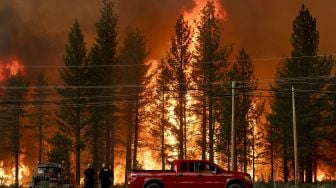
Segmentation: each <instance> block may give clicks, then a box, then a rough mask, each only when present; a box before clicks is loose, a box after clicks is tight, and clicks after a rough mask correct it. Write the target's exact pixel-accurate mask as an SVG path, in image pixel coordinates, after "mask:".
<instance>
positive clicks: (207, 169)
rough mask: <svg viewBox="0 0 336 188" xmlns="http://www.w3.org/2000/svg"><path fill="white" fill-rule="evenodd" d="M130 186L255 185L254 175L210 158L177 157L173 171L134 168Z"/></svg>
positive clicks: (211, 187)
mask: <svg viewBox="0 0 336 188" xmlns="http://www.w3.org/2000/svg"><path fill="white" fill-rule="evenodd" d="M127 181H128V182H127V184H128V188H252V187H253V184H252V181H251V176H250V175H249V174H247V173H243V172H230V171H226V170H224V169H223V168H221V167H220V166H218V165H216V164H214V163H212V162H210V161H207V160H175V161H174V163H173V165H172V170H164V171H163V170H133V171H130V172H128V175H127Z"/></svg>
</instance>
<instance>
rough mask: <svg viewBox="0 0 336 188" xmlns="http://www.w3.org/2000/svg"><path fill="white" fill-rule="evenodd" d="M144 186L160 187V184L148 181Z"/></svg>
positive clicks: (149, 187)
mask: <svg viewBox="0 0 336 188" xmlns="http://www.w3.org/2000/svg"><path fill="white" fill-rule="evenodd" d="M146 188H161V186H160V184H158V183H150V184H148V185H146Z"/></svg>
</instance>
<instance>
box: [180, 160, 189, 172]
mask: <svg viewBox="0 0 336 188" xmlns="http://www.w3.org/2000/svg"><path fill="white" fill-rule="evenodd" d="M187 171H188V163H187V162H182V163H181V172H187Z"/></svg>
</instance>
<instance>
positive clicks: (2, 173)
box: [0, 161, 30, 186]
mask: <svg viewBox="0 0 336 188" xmlns="http://www.w3.org/2000/svg"><path fill="white" fill-rule="evenodd" d="M11 172H12V173H8V171H6V168H5V166H4V162H3V161H1V162H0V186H9V185H12V184H14V182H15V167H13V168H12V169H11ZM29 175H30V169H29V167H28V166H26V165H25V164H23V163H22V162H21V163H20V165H19V182H20V183H21V184H22V183H23V182H22V180H23V178H24V177H28V176H29Z"/></svg>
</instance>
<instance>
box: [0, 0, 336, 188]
mask: <svg viewBox="0 0 336 188" xmlns="http://www.w3.org/2000/svg"><path fill="white" fill-rule="evenodd" d="M76 2H77V0H76V1H74V2H71V3H70V2H69V5H71V6H73V5H75V4H74V3H76ZM126 2H128V1H113V0H102V1H99V3H96V2H95V3H93V4H90V3H89V1H83V7H82V8H79V7H76V8H73V10H72V11H69V10H68V9H69V7H67V8H64V10H63V11H64V15H65V17H66V18H64V19H67V21H64V22H62V23H61V22H57V21H55V20H52V19H51V18H54V17H49V15H48V14H47V13H46V12H49V13H50V14H55V11H56V10H54V9H49V8H48V7H49V6H47V4H45V2H44V3H42V2H41V4H39V5H38V6H37V9H36V12H31V11H32V10H31V8H30V9H27V7H32V6H33V5H34V3H31V4H29V3H27V2H21V1H19V0H15V1H13V2H9V1H8V2H7V1H6V3H4V4H3V5H0V19H7V20H12V21H15V22H16V23H18V24H17V25H15V26H14V25H13V24H12V23H0V25H1V26H2V27H1V29H0V38H1V39H3V38H5V39H6V40H2V42H0V84H1V86H0V87H1V99H0V101H1V108H0V109H1V113H0V114H1V115H0V118H1V121H0V122H1V123H0V129H1V131H0V136H1V138H2V139H1V140H0V143H1V144H0V186H4V187H7V186H15V187H19V186H28V184H29V182H30V181H31V179H32V176H33V175H34V172H36V170H37V169H36V168H37V164H38V163H58V164H62V165H64V166H63V167H64V170H65V171H66V173H68V174H69V177H70V179H71V181H72V182H73V184H74V185H75V186H76V187H79V186H82V185H83V182H84V179H83V176H84V175H83V171H84V169H85V168H86V165H87V164H91V165H92V167H93V169H94V171H95V172H96V173H98V172H99V170H100V169H101V165H102V164H103V163H104V164H106V166H108V167H109V168H110V169H112V171H113V172H114V176H113V177H114V178H113V181H112V183H113V185H120V186H122V185H125V182H126V183H127V172H129V171H130V170H132V169H138V170H140V169H144V170H150V169H155V170H168V169H171V166H172V164H173V161H174V160H176V159H190V160H193V159H202V160H209V161H210V162H215V163H217V164H219V165H220V166H221V167H222V168H223V169H226V170H228V171H229V170H230V171H241V172H246V173H249V174H250V175H251V177H252V180H253V182H255V183H256V184H257V183H258V182H259V183H260V182H264V183H269V184H275V183H278V184H279V186H280V185H282V184H283V185H287V184H294V182H295V185H297V183H300V184H305V183H307V184H313V183H315V184H317V183H318V182H330V183H332V181H335V179H336V177H335V173H336V167H335V165H336V161H335V160H334V159H335V156H336V153H335V151H334V149H333V148H335V146H336V139H335V138H336V137H335V135H336V127H335V125H334V122H335V118H336V116H335V110H336V109H335V102H334V101H335V98H334V97H335V96H334V95H335V92H334V90H335V83H334V82H335V76H334V75H335V73H334V69H333V68H334V63H335V59H334V56H335V54H334V53H327V54H322V53H324V52H325V51H322V50H321V52H320V51H319V49H320V47H319V46H320V44H319V42H320V41H324V38H323V37H322V35H323V33H322V32H319V30H318V28H319V20H318V19H317V18H315V17H314V11H311V8H310V6H309V5H311V4H310V3H308V6H307V5H305V4H300V5H299V6H298V7H297V8H298V9H295V14H293V17H292V18H291V19H292V21H291V22H290V23H289V24H292V28H290V29H288V30H289V31H288V33H287V38H289V39H288V40H287V43H288V44H289V45H290V46H289V47H288V51H287V53H285V54H286V56H283V54H281V55H279V57H277V58H274V57H271V56H266V57H268V58H257V57H258V56H255V54H258V53H255V50H256V49H257V47H256V46H258V45H257V44H256V43H254V46H251V45H246V46H247V47H246V46H245V45H244V40H243V39H242V40H241V41H240V40H239V41H238V42H237V43H238V44H239V45H240V44H241V46H237V45H236V44H233V43H230V42H228V41H230V40H228V38H230V37H232V39H236V37H237V36H236V35H237V34H236V33H235V34H232V33H231V35H230V34H228V32H227V30H229V31H230V30H232V28H228V27H230V26H232V20H236V18H233V19H232V20H231V14H230V12H231V11H232V10H231V9H229V8H230V7H233V6H231V3H226V2H225V1H221V0H210V1H203V0H183V1H178V0H174V1H171V2H168V1H167V2H166V1H164V2H162V4H157V2H154V1H152V0H151V1H148V2H147V1H146V2H143V1H141V2H140V0H129V3H130V4H132V3H133V5H132V6H131V5H128V4H127V3H126ZM77 3H78V2H77ZM62 5H63V3H62ZM226 5H228V6H226ZM50 6H51V7H57V6H56V4H55V3H54V2H51V5H50ZM64 6H65V5H64ZM253 6H257V5H253ZM311 6H312V5H311ZM148 7H154V8H153V9H149V8H148ZM312 7H314V6H312ZM142 8H143V9H144V10H147V8H148V11H147V12H145V13H143V15H142V16H143V17H144V20H142V19H141V18H140V17H141V16H140V15H141V13H139V11H140V10H139V9H142ZM169 8H170V9H171V12H168V11H167V10H166V9H169ZM121 10H123V11H121ZM69 12H71V13H69ZM93 12H95V13H93ZM129 12H132V16H129V15H128V16H127V13H129ZM86 13H87V14H86ZM136 13H139V15H134V14H136ZM150 13H152V14H153V15H155V16H157V20H158V21H154V20H153V19H155V16H153V15H150ZM125 14H126V16H125ZM233 14H234V13H233ZM30 15H34V16H38V15H39V16H41V15H42V18H41V20H40V21H41V22H40V23H41V24H39V23H38V22H36V21H33V20H32V18H31V17H30ZM43 15H45V17H43ZM69 15H71V16H69ZM76 15H81V16H79V17H78V18H74V17H73V16H76ZM83 15H86V16H83ZM165 15H167V18H166V19H167V20H166V21H167V22H160V19H163V18H162V17H163V16H165ZM168 15H169V16H168ZM234 15H236V14H234ZM1 16H2V17H1ZM47 18H48V19H49V20H47ZM54 19H55V18H54ZM48 21H50V22H55V23H54V24H51V25H50V27H47V26H48ZM65 23H66V24H67V25H66V24H65ZM65 25H66V26H65ZM127 25H130V26H127ZM243 25H244V24H243ZM2 28H11V29H7V30H6V29H2ZM226 29H227V30H226ZM252 29H253V28H252ZM23 30H24V31H25V32H23ZM253 32H256V31H253ZM253 32H252V31H251V34H253ZM320 38H321V39H323V40H320ZM155 42H157V43H159V44H156V43H155ZM260 45H262V44H261V43H260ZM279 46H280V45H279ZM236 48H238V50H237V49H236ZM324 48H325V47H323V48H322V49H323V50H324ZM42 49H43V50H42ZM39 50H40V51H39ZM263 50H264V51H265V52H268V50H270V49H267V48H264V49H263ZM335 50H336V49H335ZM251 51H252V53H250V52H251ZM326 51H327V52H328V50H326ZM279 53H282V52H279ZM251 54H252V55H251ZM281 56H282V57H281ZM275 61H276V66H274V62H275ZM261 63H264V64H263V67H262V68H261V67H260V64H261ZM267 63H269V64H272V63H273V65H269V67H268V65H267ZM270 67H276V71H274V76H273V77H274V78H272V79H260V78H259V76H260V75H259V74H260V73H258V71H259V72H264V73H265V74H268V73H269V71H271V70H270V69H271V68H270ZM260 70H262V71H260ZM271 72H272V71H271ZM291 89H292V90H291ZM125 186H126V185H125Z"/></svg>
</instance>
